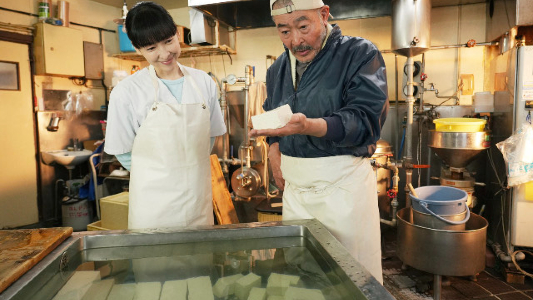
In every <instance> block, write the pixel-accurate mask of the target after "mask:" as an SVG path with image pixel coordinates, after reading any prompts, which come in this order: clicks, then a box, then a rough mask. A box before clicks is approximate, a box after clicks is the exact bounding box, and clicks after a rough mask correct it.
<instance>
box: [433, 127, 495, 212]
mask: <svg viewBox="0 0 533 300" xmlns="http://www.w3.org/2000/svg"><path fill="white" fill-rule="evenodd" d="M489 145H490V144H489V141H488V134H487V133H486V132H484V131H481V132H443V131H435V130H431V131H429V147H431V148H432V149H433V151H434V152H435V153H436V154H437V155H438V156H439V157H440V158H441V159H442V160H443V161H444V162H445V163H446V165H447V166H443V167H442V170H441V176H440V177H438V178H435V179H438V180H440V184H441V185H446V186H452V187H456V188H459V189H462V190H464V191H465V192H467V194H468V200H467V205H468V206H470V207H474V206H475V205H476V198H475V196H474V195H473V193H474V185H482V186H484V185H485V184H484V183H480V182H478V183H476V182H475V179H474V177H473V176H471V174H470V173H469V172H468V170H467V169H466V166H467V165H468V164H469V163H470V162H472V161H473V160H474V159H475V158H476V157H478V155H479V154H481V153H482V152H483V151H484V150H485V149H487V148H488V147H489Z"/></svg>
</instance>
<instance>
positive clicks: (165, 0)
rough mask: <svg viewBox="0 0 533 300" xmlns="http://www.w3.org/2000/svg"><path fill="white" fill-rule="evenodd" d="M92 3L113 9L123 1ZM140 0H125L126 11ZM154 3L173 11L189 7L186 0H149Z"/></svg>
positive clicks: (95, 0) (122, 3) (112, 0)
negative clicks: (112, 7)
mask: <svg viewBox="0 0 533 300" xmlns="http://www.w3.org/2000/svg"><path fill="white" fill-rule="evenodd" d="M93 1H94V2H98V3H102V4H106V5H110V6H114V7H120V8H122V6H123V5H124V0H93ZM139 1H140V0H126V4H127V5H128V9H130V8H131V7H132V6H133V5H135V4H136V3H137V2H139ZM151 1H153V2H155V3H159V4H161V5H162V6H163V7H164V8H166V9H175V8H182V7H187V6H189V3H188V0H151Z"/></svg>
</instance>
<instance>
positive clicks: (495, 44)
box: [381, 42, 499, 53]
mask: <svg viewBox="0 0 533 300" xmlns="http://www.w3.org/2000/svg"><path fill="white" fill-rule="evenodd" d="M498 44H499V42H482V43H475V44H473V45H472V44H470V43H465V44H457V45H442V46H432V47H429V48H428V50H441V49H450V48H472V47H478V46H497V45H498ZM381 53H395V52H394V51H393V50H390V49H387V50H381Z"/></svg>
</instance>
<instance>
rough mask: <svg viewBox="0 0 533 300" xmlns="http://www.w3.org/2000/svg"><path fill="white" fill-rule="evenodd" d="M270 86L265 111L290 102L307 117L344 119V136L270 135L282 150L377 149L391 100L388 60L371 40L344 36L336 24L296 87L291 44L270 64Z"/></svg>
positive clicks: (359, 152)
mask: <svg viewBox="0 0 533 300" xmlns="http://www.w3.org/2000/svg"><path fill="white" fill-rule="evenodd" d="M266 86H267V99H266V100H265V103H264V104H263V108H264V109H265V111H269V110H272V109H275V108H277V107H279V106H282V105H285V104H289V105H290V107H291V109H292V112H293V113H297V112H299V113H302V114H304V115H305V116H306V117H308V118H326V119H327V118H328V117H330V118H331V117H336V118H337V119H340V121H341V122H337V123H341V124H342V126H341V127H340V129H343V132H342V138H341V139H339V140H337V141H333V140H329V139H327V138H325V137H321V138H318V137H313V136H308V135H290V136H286V137H274V138H270V139H269V142H270V143H273V142H279V149H280V151H281V153H283V154H284V155H288V156H292V157H306V158H310V157H326V156H334V155H355V156H362V157H370V156H372V154H373V153H374V152H375V151H376V142H377V141H378V139H379V137H380V133H381V127H382V125H383V123H384V122H385V118H386V116H387V112H388V109H389V101H388V97H387V76H386V73H385V62H384V61H383V57H382V56H381V53H380V52H379V50H378V49H377V48H376V46H374V45H373V44H372V43H371V42H370V41H368V40H366V39H363V38H358V37H349V36H343V35H342V33H341V30H340V28H339V27H338V26H336V25H334V26H333V30H332V31H331V34H330V35H329V37H328V40H327V42H326V45H325V46H324V48H322V50H321V51H320V52H319V53H318V54H317V56H316V57H315V58H314V60H313V61H312V62H311V63H310V64H309V66H308V67H307V69H306V70H305V72H304V73H303V75H302V78H301V80H300V83H299V85H298V89H297V90H295V89H294V85H293V82H292V77H291V64H290V58H289V50H288V49H287V48H285V52H284V53H283V54H281V55H280V56H279V58H278V59H277V60H276V61H275V62H274V64H272V66H271V67H270V68H269V69H268V71H267V77H266ZM328 124H329V122H328ZM328 135H329V134H328Z"/></svg>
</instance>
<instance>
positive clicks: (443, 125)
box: [433, 118, 487, 132]
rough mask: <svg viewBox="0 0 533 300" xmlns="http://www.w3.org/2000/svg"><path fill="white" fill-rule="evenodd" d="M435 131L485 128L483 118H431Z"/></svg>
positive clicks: (470, 130) (466, 130)
mask: <svg viewBox="0 0 533 300" xmlns="http://www.w3.org/2000/svg"><path fill="white" fill-rule="evenodd" d="M433 123H435V130H436V131H445V132H478V131H483V129H484V128H485V123H487V121H486V120H484V119H476V118H442V119H435V120H433Z"/></svg>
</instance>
